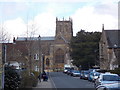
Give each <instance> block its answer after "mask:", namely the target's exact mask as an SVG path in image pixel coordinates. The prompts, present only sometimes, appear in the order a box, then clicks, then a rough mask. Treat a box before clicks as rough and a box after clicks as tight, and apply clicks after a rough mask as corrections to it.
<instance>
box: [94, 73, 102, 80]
mask: <svg viewBox="0 0 120 90" xmlns="http://www.w3.org/2000/svg"><path fill="white" fill-rule="evenodd" d="M100 74H102V73H99V72H94V74H93V78H92V81H93V82H95V81H96V79H97V78H98V77H99V76H100Z"/></svg>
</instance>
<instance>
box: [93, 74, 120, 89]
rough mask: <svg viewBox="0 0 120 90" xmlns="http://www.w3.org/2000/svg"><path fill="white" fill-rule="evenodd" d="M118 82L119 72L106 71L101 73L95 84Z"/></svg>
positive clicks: (119, 79) (119, 80)
mask: <svg viewBox="0 0 120 90" xmlns="http://www.w3.org/2000/svg"><path fill="white" fill-rule="evenodd" d="M118 82H120V77H119V76H118V75H117V74H111V73H105V74H100V76H99V78H98V79H97V80H96V81H95V83H94V86H95V87H97V86H99V85H104V84H112V83H118Z"/></svg>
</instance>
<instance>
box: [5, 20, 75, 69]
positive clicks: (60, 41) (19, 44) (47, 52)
mask: <svg viewBox="0 0 120 90" xmlns="http://www.w3.org/2000/svg"><path fill="white" fill-rule="evenodd" d="M72 36H73V27H72V19H71V18H69V20H64V19H63V20H59V19H58V18H56V34H55V36H54V37H40V36H39V37H17V38H16V39H15V38H14V40H13V43H8V44H6V45H7V55H8V56H7V61H17V62H19V63H20V64H21V66H22V67H23V66H24V67H25V68H31V69H32V70H36V71H37V70H39V69H40V67H41V66H42V65H44V69H54V70H55V69H63V67H64V64H71V57H70V53H69V51H70V47H69V43H70V40H71V38H72ZM41 62H44V63H43V64H41Z"/></svg>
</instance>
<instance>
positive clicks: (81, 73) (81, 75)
mask: <svg viewBox="0 0 120 90" xmlns="http://www.w3.org/2000/svg"><path fill="white" fill-rule="evenodd" d="M83 74H84V70H81V72H80V79H83Z"/></svg>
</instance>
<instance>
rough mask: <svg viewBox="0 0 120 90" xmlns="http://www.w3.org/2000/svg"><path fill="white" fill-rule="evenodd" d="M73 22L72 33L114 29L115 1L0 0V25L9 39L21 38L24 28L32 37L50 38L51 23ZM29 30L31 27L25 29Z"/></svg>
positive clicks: (24, 32) (115, 18)
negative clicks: (34, 35) (103, 27)
mask: <svg viewBox="0 0 120 90" xmlns="http://www.w3.org/2000/svg"><path fill="white" fill-rule="evenodd" d="M56 17H58V18H59V19H61V20H62V19H63V17H64V19H67V20H68V19H69V17H71V18H72V20H73V33H74V35H76V33H77V32H78V31H79V30H81V29H84V30H86V31H101V28H102V24H105V29H117V28H118V25H117V23H118V0H64V1H63V0H0V22H1V24H0V26H1V25H4V27H5V28H6V31H7V32H9V33H10V34H11V36H16V37H17V36H24V35H25V34H26V31H27V25H29V26H31V25H32V24H34V25H35V28H36V35H39V34H40V35H41V36H54V35H55V20H56ZM29 31H31V28H29Z"/></svg>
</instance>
